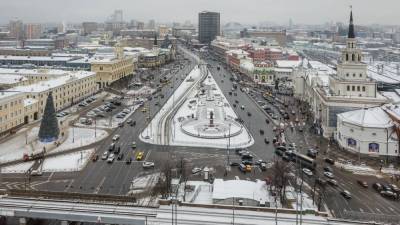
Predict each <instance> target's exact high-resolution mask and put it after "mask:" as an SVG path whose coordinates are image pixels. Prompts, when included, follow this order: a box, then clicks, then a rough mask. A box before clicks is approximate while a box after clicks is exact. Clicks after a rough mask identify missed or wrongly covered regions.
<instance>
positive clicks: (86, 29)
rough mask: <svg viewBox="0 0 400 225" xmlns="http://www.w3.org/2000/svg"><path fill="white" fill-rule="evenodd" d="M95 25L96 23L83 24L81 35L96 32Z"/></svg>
mask: <svg viewBox="0 0 400 225" xmlns="http://www.w3.org/2000/svg"><path fill="white" fill-rule="evenodd" d="M97 27H98V26H97V23H96V22H83V23H82V28H83V35H88V34H91V33H92V32H94V31H96V30H97Z"/></svg>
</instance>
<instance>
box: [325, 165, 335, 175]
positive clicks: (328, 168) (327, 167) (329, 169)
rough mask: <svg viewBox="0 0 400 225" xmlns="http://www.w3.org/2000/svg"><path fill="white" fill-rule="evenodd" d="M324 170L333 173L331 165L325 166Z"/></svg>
mask: <svg viewBox="0 0 400 225" xmlns="http://www.w3.org/2000/svg"><path fill="white" fill-rule="evenodd" d="M324 171H326V172H331V173H332V172H333V170H332V168H330V167H329V166H325V167H324Z"/></svg>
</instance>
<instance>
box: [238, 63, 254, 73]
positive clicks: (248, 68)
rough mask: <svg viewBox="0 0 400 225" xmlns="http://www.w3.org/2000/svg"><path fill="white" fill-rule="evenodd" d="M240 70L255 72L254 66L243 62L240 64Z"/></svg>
mask: <svg viewBox="0 0 400 225" xmlns="http://www.w3.org/2000/svg"><path fill="white" fill-rule="evenodd" d="M240 68H243V69H245V70H247V71H253V70H254V64H253V63H252V62H250V61H243V62H241V63H240Z"/></svg>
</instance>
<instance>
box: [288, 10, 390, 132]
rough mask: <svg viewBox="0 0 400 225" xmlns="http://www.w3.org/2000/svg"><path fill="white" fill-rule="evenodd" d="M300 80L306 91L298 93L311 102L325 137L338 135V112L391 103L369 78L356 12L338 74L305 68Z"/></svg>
mask: <svg viewBox="0 0 400 225" xmlns="http://www.w3.org/2000/svg"><path fill="white" fill-rule="evenodd" d="M301 73H303V72H300V74H301ZM296 82H299V83H297V84H295V88H296V89H303V91H298V90H295V94H296V95H301V96H302V99H303V100H304V101H306V102H307V103H308V104H309V105H310V109H311V111H312V113H313V114H314V117H315V124H314V126H315V127H316V128H317V130H318V131H319V133H320V134H321V135H323V136H324V137H332V138H335V137H336V126H337V115H338V114H340V113H344V112H348V111H352V110H356V109H362V108H369V107H376V106H381V105H383V104H385V103H387V102H388V99H387V98H385V97H384V96H382V95H380V94H379V93H378V91H377V89H376V82H375V81H373V80H372V79H370V78H368V77H367V66H366V64H364V63H363V62H362V53H361V50H360V49H359V48H358V47H357V45H356V39H355V35H354V25H353V16H352V14H350V25H349V33H348V38H347V42H346V48H345V49H343V51H342V55H341V59H340V62H339V64H338V66H337V73H336V75H333V74H329V72H328V73H327V71H320V70H319V68H317V67H316V68H313V71H309V72H307V71H304V74H303V75H302V79H299V78H298V77H297V78H296ZM299 92H300V94H299Z"/></svg>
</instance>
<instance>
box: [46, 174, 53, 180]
mask: <svg viewBox="0 0 400 225" xmlns="http://www.w3.org/2000/svg"><path fill="white" fill-rule="evenodd" d="M53 175H54V172H52V173H51V174H50V176H49V178H47V181H50V180H51V178H52V177H53Z"/></svg>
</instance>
